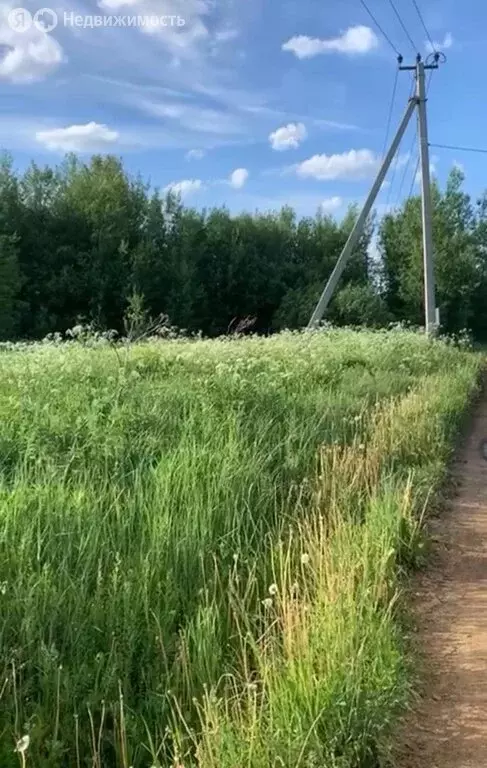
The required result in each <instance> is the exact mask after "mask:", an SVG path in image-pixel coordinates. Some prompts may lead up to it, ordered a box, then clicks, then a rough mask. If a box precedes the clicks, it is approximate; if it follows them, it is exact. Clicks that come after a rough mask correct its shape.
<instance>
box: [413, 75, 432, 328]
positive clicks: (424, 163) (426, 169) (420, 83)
mask: <svg viewBox="0 0 487 768" xmlns="http://www.w3.org/2000/svg"><path fill="white" fill-rule="evenodd" d="M416 96H417V99H418V136H419V156H420V159H421V199H422V208H423V258H424V311H425V324H426V333H430V334H434V333H435V332H436V300H435V273H434V264H433V233H432V215H431V183H430V150H429V143H428V122H427V119H426V87H425V77H424V64H423V62H422V61H419V60H418V62H417V69H416Z"/></svg>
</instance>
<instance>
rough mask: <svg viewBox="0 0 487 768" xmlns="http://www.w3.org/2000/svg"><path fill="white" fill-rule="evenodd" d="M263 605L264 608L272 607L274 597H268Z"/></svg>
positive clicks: (263, 601)
mask: <svg viewBox="0 0 487 768" xmlns="http://www.w3.org/2000/svg"><path fill="white" fill-rule="evenodd" d="M262 605H263V606H264V608H272V597H266V599H265V600H262Z"/></svg>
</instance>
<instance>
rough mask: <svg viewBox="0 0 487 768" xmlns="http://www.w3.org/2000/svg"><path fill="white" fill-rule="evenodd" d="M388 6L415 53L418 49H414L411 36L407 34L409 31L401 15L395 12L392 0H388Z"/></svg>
mask: <svg viewBox="0 0 487 768" xmlns="http://www.w3.org/2000/svg"><path fill="white" fill-rule="evenodd" d="M389 5H390V6H391V8H392V10H393V11H394V13H395V14H396V16H397V19H398V21H399V24H400V25H401V27H402V28H403V30H404V33H405V35H406V37H407V38H408V40H409V42H410V43H411V47H412V49H413V51H414V53H417V51H418V48H417V47H416V45H415V44H414V40H413V38H412V37H411V35H410V34H409V31H408V29H407V27H406V25H405V23H404V22H403V20H402V16H401V14H400V13H399V11H398V10H397V8H396V6H395V5H394V2H393V0H389Z"/></svg>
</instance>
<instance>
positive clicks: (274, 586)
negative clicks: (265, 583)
mask: <svg viewBox="0 0 487 768" xmlns="http://www.w3.org/2000/svg"><path fill="white" fill-rule="evenodd" d="M277 592H278V589H277V584H271V585H270V587H269V594H270V595H277Z"/></svg>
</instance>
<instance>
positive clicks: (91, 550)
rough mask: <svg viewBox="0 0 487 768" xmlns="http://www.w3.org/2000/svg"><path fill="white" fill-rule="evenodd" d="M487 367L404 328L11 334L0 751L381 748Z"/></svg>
mask: <svg viewBox="0 0 487 768" xmlns="http://www.w3.org/2000/svg"><path fill="white" fill-rule="evenodd" d="M479 368H480V358H479V357H478V356H475V355H473V354H472V353H469V352H466V351H462V350H459V349H456V348H454V347H453V346H451V345H447V344H446V343H444V342H440V341H437V342H431V341H428V340H427V339H426V338H424V337H421V336H419V335H416V334H413V333H409V332H406V331H400V330H398V331H391V332H387V333H386V332H380V333H379V332H378V333H372V332H352V331H347V330H343V331H339V330H334V331H327V332H320V333H314V334H310V333H308V334H282V335H279V336H276V337H273V338H269V339H263V338H261V339H258V338H249V339H244V340H221V341H220V340H216V341H196V342H192V341H167V342H153V343H152V342H150V343H146V344H140V345H138V346H132V347H130V348H127V349H125V348H122V347H119V348H118V349H117V350H114V349H113V348H111V347H109V346H106V347H103V346H101V347H83V346H81V345H79V344H76V343H72V344H67V345H57V346H56V345H33V346H32V347H28V346H24V347H18V348H14V349H12V350H10V351H9V350H2V351H0V418H1V431H0V509H1V529H0V531H1V535H0V672H1V681H0V765H1V766H2V768H10V766H18V765H27V766H32V767H33V768H58V766H59V767H61V766H63V767H64V766H66V767H68V766H69V767H71V766H75V767H76V768H80V767H81V766H83V767H84V766H90V767H91V768H102V766H103V768H115V766H117V768H118V767H120V768H129V766H134V768H139V767H141V768H142V767H147V768H149V766H164V768H165V767H166V766H169V767H172V768H176V766H177V768H190V767H194V766H198V768H270V766H276V768H277V766H280V767H281V768H282V767H284V768H353V767H357V766H361V767H362V766H377V765H379V764H380V761H381V760H385V759H386V757H387V745H388V739H389V736H390V729H391V726H392V725H393V722H394V717H395V716H396V714H397V712H398V711H399V709H400V708H401V707H402V706H403V705H404V702H405V700H406V698H407V695H408V689H409V682H408V680H409V674H408V663H407V654H406V653H405V651H404V640H403V632H402V628H401V622H400V620H399V618H398V613H399V612H398V609H397V605H398V601H397V596H398V588H399V586H400V581H401V574H402V573H403V571H404V569H406V568H407V567H408V566H410V565H411V564H414V563H415V562H416V561H417V560H418V559H419V558H421V555H422V546H423V541H422V536H421V526H420V517H421V514H422V511H423V508H424V506H425V503H426V502H427V500H428V497H429V495H430V494H431V492H432V491H434V490H435V489H436V488H437V487H438V484H439V483H440V482H441V480H442V478H443V476H444V472H445V465H446V462H447V459H448V456H449V454H450V451H451V446H452V442H453V439H454V435H455V434H456V431H457V429H458V424H459V421H460V419H461V416H462V414H463V412H464V410H465V407H466V404H467V402H468V399H469V397H470V395H471V393H472V391H473V389H474V387H475V382H476V378H477V374H478V371H479ZM27 735H28V736H29V745H28V747H27V749H26V750H25V751H24V752H15V751H14V750H15V745H16V742H17V740H18V739H20V738H21V737H23V736H27Z"/></svg>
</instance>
